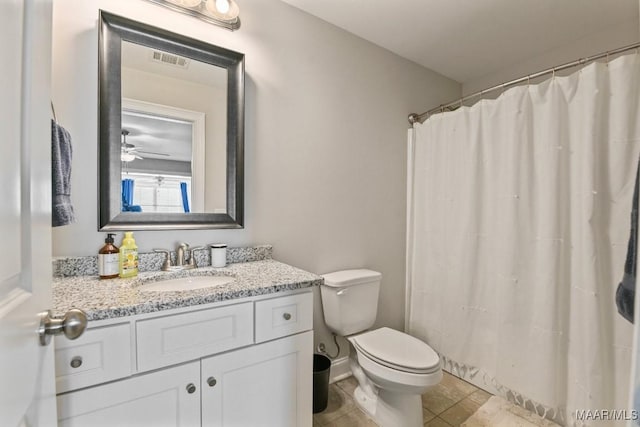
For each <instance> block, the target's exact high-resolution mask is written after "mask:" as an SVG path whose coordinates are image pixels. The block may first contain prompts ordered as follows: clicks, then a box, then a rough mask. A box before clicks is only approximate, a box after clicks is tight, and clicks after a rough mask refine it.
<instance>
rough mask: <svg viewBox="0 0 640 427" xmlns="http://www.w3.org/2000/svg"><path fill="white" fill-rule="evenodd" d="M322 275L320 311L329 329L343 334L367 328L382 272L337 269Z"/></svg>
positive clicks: (375, 306) (372, 317)
mask: <svg viewBox="0 0 640 427" xmlns="http://www.w3.org/2000/svg"><path fill="white" fill-rule="evenodd" d="M322 277H323V278H324V285H322V286H321V287H320V294H321V296H322V310H323V312H324V321H325V323H326V324H327V326H328V327H329V329H330V330H331V331H332V332H335V333H336V334H338V335H340V336H343V337H346V336H348V335H352V334H356V333H358V332H362V331H365V330H367V329H369V328H370V327H371V326H372V325H373V323H374V322H375V320H376V315H377V312H378V291H379V290H380V280H381V279H382V274H380V273H378V272H377V271H372V270H365V269H359V270H343V271H336V272H334V273H328V274H323V275H322Z"/></svg>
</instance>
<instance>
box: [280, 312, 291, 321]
mask: <svg viewBox="0 0 640 427" xmlns="http://www.w3.org/2000/svg"><path fill="white" fill-rule="evenodd" d="M282 317H284V320H290V319H291V314H289V313H285V314H283V315H282Z"/></svg>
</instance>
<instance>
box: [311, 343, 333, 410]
mask: <svg viewBox="0 0 640 427" xmlns="http://www.w3.org/2000/svg"><path fill="white" fill-rule="evenodd" d="M330 369H331V360H330V359H329V358H328V357H327V356H323V355H322V354H314V355H313V413H314V414H317V413H318V412H322V411H324V410H325V409H327V402H328V400H329V370H330Z"/></svg>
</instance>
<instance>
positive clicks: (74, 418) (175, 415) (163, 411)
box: [58, 362, 200, 427]
mask: <svg viewBox="0 0 640 427" xmlns="http://www.w3.org/2000/svg"><path fill="white" fill-rule="evenodd" d="M189 385H191V386H192V387H189ZM199 425H200V363H199V362H192V363H189V364H186V365H182V366H177V367H175V368H170V369H165V370H162V371H157V372H154V373H151V374H146V375H141V376H139V377H133V378H128V379H126V380H121V381H116V382H113V383H109V384H104V385H101V386H96V387H91V388H87V389H84V390H79V391H75V392H72V393H66V394H62V395H59V396H58V426H65V427H66V426H83V427H98V426H111V427H112V426H118V427H125V426H131V427H134V426H135V427H140V426H150V427H151V426H153V427H164V426H167V427H168V426H182V427H193V426H199Z"/></svg>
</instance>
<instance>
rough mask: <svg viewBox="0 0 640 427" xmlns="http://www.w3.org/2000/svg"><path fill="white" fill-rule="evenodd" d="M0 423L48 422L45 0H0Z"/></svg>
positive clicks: (51, 413) (51, 415)
mask: <svg viewBox="0 0 640 427" xmlns="http://www.w3.org/2000/svg"><path fill="white" fill-rule="evenodd" d="M0 35H1V37H0V43H1V44H2V56H3V58H2V61H0V146H1V147H2V149H1V151H0V188H1V189H2V190H1V191H0V236H2V251H1V252H0V425H2V426H8V427H13V426H22V425H25V426H48V425H55V422H56V414H55V389H54V373H53V348H52V347H53V346H51V345H50V346H48V347H41V346H40V345H39V341H38V336H37V334H36V329H37V327H38V322H39V319H38V313H39V312H42V311H44V310H46V309H48V308H50V305H51V217H50V215H51V213H50V212H51V172H50V171H51V166H50V152H51V149H50V141H51V124H50V117H51V113H50V106H49V100H50V76H51V0H2V1H0Z"/></svg>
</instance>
